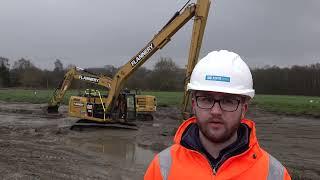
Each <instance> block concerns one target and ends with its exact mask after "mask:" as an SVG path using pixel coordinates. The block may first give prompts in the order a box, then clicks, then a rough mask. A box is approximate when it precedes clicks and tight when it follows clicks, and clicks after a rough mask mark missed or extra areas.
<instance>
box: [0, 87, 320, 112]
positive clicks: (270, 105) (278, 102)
mask: <svg viewBox="0 0 320 180" xmlns="http://www.w3.org/2000/svg"><path fill="white" fill-rule="evenodd" d="M52 94H53V90H22V89H2V90H0V100H2V101H8V102H30V103H46V102H48V100H49V99H50V97H51V96H52ZM78 94H79V91H77V90H71V91H67V94H66V96H65V98H64V102H63V103H64V104H67V103H68V99H69V97H70V96H71V95H78ZM142 94H149V95H154V96H156V97H157V102H158V105H159V106H180V105H181V101H182V96H183V93H182V92H143V93H142ZM251 103H252V105H256V106H258V107H260V108H263V109H265V110H267V111H272V112H276V113H281V114H290V115H311V116H316V117H320V97H311V96H283V95H256V96H255V98H254V99H253V101H252V102H251Z"/></svg>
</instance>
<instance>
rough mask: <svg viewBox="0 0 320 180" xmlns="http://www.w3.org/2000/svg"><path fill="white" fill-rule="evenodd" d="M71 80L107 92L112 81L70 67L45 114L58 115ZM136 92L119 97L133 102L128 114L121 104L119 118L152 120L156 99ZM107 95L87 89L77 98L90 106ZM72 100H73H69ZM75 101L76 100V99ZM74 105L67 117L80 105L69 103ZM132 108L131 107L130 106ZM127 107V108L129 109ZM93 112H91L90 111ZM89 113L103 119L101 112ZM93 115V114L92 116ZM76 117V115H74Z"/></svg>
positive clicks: (126, 91)
mask: <svg viewBox="0 0 320 180" xmlns="http://www.w3.org/2000/svg"><path fill="white" fill-rule="evenodd" d="M73 80H81V81H84V82H88V83H93V84H96V85H98V86H102V87H104V88H106V89H107V90H109V89H110V87H111V84H110V83H111V81H112V79H111V78H109V77H108V76H104V75H98V74H95V73H93V72H89V71H88V70H86V69H83V68H80V67H72V68H70V69H69V70H68V71H67V73H66V74H65V75H64V78H63V81H62V82H61V83H60V85H59V86H58V88H57V89H56V90H55V91H54V93H53V96H52V97H51V99H50V101H49V103H48V107H47V112H48V113H50V114H51V113H58V109H59V106H60V104H61V102H62V101H63V98H64V96H65V94H66V92H67V90H68V89H69V87H70V85H71V83H72V82H73ZM137 92H138V91H135V92H134V93H132V92H131V91H129V90H127V89H124V90H123V91H122V92H121V93H120V95H121V96H122V97H123V96H126V97H129V96H130V97H131V98H132V99H133V100H134V103H135V106H134V107H135V111H132V112H131V114H130V112H129V111H128V112H127V111H126V108H127V107H128V106H127V105H126V104H123V103H122V107H121V108H120V109H119V110H121V112H119V113H118V114H119V116H123V117H128V118H126V119H127V120H135V119H136V118H138V119H140V120H153V113H154V112H155V111H156V97H155V96H151V95H140V94H138V93H137ZM106 97H107V95H105V94H104V95H102V94H101V93H100V91H99V90H94V89H87V90H86V91H85V93H84V95H83V96H78V98H82V99H84V101H88V102H87V103H86V104H87V105H88V106H90V104H89V102H90V100H91V99H92V100H93V101H94V102H95V101H102V100H103V99H104V98H106ZM71 99H73V98H71ZM76 99H77V98H76ZM70 103H74V104H73V105H71V104H69V115H71V116H74V111H75V109H78V108H74V107H75V106H79V105H80V104H79V103H78V102H71V101H70ZM81 106H82V105H81ZM131 106H132V105H131ZM131 106H130V105H129V108H130V107H131ZM90 111H93V110H90ZM90 111H89V112H88V113H89V114H90V113H91V116H93V117H100V118H103V117H104V115H105V114H104V113H101V111H97V110H95V111H93V112H90ZM93 113H94V114H93ZM75 116H76V117H77V115H75Z"/></svg>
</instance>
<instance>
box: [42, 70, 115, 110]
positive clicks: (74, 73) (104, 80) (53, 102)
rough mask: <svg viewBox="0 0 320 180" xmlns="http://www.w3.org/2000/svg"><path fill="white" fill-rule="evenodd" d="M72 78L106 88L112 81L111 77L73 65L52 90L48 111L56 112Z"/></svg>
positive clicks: (109, 86) (108, 87)
mask: <svg viewBox="0 0 320 180" xmlns="http://www.w3.org/2000/svg"><path fill="white" fill-rule="evenodd" d="M73 80H82V81H86V82H89V83H94V84H97V85H100V86H103V87H106V88H107V89H110V88H111V83H112V79H111V78H109V77H106V76H99V75H96V74H94V73H91V72H88V71H86V70H85V69H82V68H79V67H73V68H71V69H70V70H69V71H68V72H67V73H66V74H65V75H64V78H63V81H62V82H61V83H60V85H59V87H58V88H57V89H56V90H55V91H54V93H53V96H52V98H51V99H50V101H49V103H48V107H47V111H48V113H58V108H59V106H60V103H61V102H62V101H63V97H64V96H65V94H66V92H67V90H68V89H69V87H70V85H71V83H72V81H73Z"/></svg>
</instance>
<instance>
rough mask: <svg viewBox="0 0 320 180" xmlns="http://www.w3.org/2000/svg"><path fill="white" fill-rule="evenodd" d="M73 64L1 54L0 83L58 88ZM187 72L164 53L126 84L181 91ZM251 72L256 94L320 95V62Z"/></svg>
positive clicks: (108, 70)
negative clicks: (43, 63)
mask: <svg viewBox="0 0 320 180" xmlns="http://www.w3.org/2000/svg"><path fill="white" fill-rule="evenodd" d="M71 67H74V65H68V66H67V67H66V68H64V65H63V63H62V62H61V60H59V59H56V60H55V61H54V69H53V70H51V71H50V70H42V69H39V68H37V67H36V66H35V65H34V64H33V63H32V62H31V60H28V59H25V58H21V59H19V60H17V61H15V62H14V63H13V64H12V65H11V66H10V62H9V59H8V58H5V57H0V87H2V88H36V89H55V88H57V87H58V85H59V84H60V82H61V81H62V80H63V77H64V74H65V73H66V72H67V71H68V70H69V69H70V68H71ZM86 70H87V71H89V72H92V73H94V74H98V75H105V76H108V77H113V76H114V75H115V74H116V72H117V71H118V70H119V68H117V67H114V66H112V65H105V66H104V67H102V68H88V69H86ZM185 72H186V71H185V69H183V68H179V67H178V66H177V65H176V63H175V62H174V61H173V60H172V59H171V58H169V57H161V58H160V59H159V60H158V61H157V63H156V64H155V65H154V67H153V69H152V70H151V69H147V68H145V67H140V68H139V69H138V70H137V71H136V72H135V73H134V74H133V75H132V76H131V77H130V78H129V79H128V80H127V82H126V84H125V87H126V88H129V89H141V90H150V91H182V90H183V86H184V79H185ZM252 76H253V79H254V88H255V90H256V93H257V94H280V95H309V96H320V63H316V64H311V65H305V66H292V67H285V68H280V67H277V66H265V67H263V68H255V69H252ZM71 88H74V89H84V88H98V87H96V86H94V85H93V84H89V83H86V82H83V81H74V82H73V83H72V86H71ZM100 88H101V87H100Z"/></svg>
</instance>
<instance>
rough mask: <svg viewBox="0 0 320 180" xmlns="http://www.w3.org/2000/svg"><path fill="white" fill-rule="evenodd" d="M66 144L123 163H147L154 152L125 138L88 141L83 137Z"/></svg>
mask: <svg viewBox="0 0 320 180" xmlns="http://www.w3.org/2000/svg"><path fill="white" fill-rule="evenodd" d="M67 144H69V145H72V146H77V147H79V148H81V149H85V150H87V151H91V152H95V153H102V154H103V155H105V156H107V157H110V158H113V159H117V160H119V161H122V162H124V163H125V164H128V165H130V164H143V165H148V164H149V163H150V162H151V160H152V159H153V157H154V155H155V154H156V152H154V151H152V150H149V149H144V148H142V147H139V146H138V145H137V144H135V143H133V142H132V141H129V140H126V139H118V138H113V139H104V140H97V141H89V140H87V141H86V140H85V139H71V140H69V141H68V142H67Z"/></svg>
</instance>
